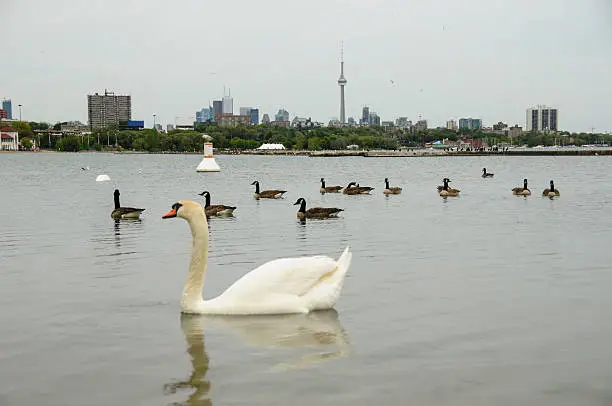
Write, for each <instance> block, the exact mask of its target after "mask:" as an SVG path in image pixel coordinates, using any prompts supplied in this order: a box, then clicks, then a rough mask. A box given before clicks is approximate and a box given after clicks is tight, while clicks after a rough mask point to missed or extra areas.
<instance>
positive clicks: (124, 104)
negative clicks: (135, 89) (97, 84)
mask: <svg viewBox="0 0 612 406" xmlns="http://www.w3.org/2000/svg"><path fill="white" fill-rule="evenodd" d="M87 113H88V114H87V117H88V120H89V128H90V129H92V130H93V129H96V128H105V127H108V126H110V125H119V123H120V122H121V121H129V120H131V119H132V96H128V95H115V93H113V92H108V91H106V90H104V94H103V95H101V94H98V93H96V94H90V95H87Z"/></svg>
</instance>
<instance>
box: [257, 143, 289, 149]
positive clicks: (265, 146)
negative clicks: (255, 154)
mask: <svg viewBox="0 0 612 406" xmlns="http://www.w3.org/2000/svg"><path fill="white" fill-rule="evenodd" d="M257 149H286V148H285V146H284V145H283V144H262V145H261V146H260V147H259V148H257Z"/></svg>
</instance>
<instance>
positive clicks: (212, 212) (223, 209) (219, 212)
mask: <svg viewBox="0 0 612 406" xmlns="http://www.w3.org/2000/svg"><path fill="white" fill-rule="evenodd" d="M198 194H199V195H200V196H204V197H205V198H206V204H205V205H204V212H205V213H206V215H207V216H209V217H210V216H232V215H233V214H234V210H236V207H235V206H225V205H223V204H213V205H211V204H210V193H209V192H208V190H205V191H203V192H202V193H198Z"/></svg>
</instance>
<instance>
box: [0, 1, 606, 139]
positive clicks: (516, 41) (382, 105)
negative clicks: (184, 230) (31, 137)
mask: <svg viewBox="0 0 612 406" xmlns="http://www.w3.org/2000/svg"><path fill="white" fill-rule="evenodd" d="M556 4H557V3H556V2H555V1H553V0H542V1H541V2H539V3H532V2H528V1H527V0H516V1H514V2H511V3H510V2H506V3H495V4H493V3H492V2H488V1H484V0H467V1H466V2H465V3H462V4H461V5H458V4H456V3H454V2H450V1H443V0H433V1H431V2H426V4H425V3H424V2H417V1H404V2H400V1H396V0H393V1H392V0H389V1H383V0H353V1H348V0H338V2H335V3H328V2H323V1H320V0H314V1H313V2H312V4H310V3H309V5H308V6H305V5H300V4H293V3H289V4H287V3H284V2H283V3H281V2H277V1H276V0H270V1H269V3H267V4H266V7H261V6H260V5H256V4H252V3H246V4H245V5H244V7H240V8H238V9H235V8H234V7H232V6H230V5H227V4H222V3H214V4H207V5H203V4H200V3H199V2H196V1H186V2H185V3H181V4H167V3H164V2H161V1H156V0H154V1H152V2H151V6H150V7H147V8H143V7H141V3H139V2H136V1H133V0H126V1H125V2H122V3H121V4H119V3H108V4H105V5H102V3H94V4H93V5H90V6H87V7H86V6H84V5H75V4H74V3H72V2H68V1H67V0H58V2H54V3H53V4H47V3H38V2H37V3H36V4H35V6H36V9H37V13H31V12H30V10H31V8H32V7H33V5H34V2H33V0H24V1H22V2H11V3H9V4H8V5H6V6H5V10H4V11H5V16H6V17H8V18H6V23H5V24H4V25H3V26H2V27H0V30H1V32H2V33H3V34H4V36H5V37H6V36H7V35H9V33H10V35H9V36H10V37H12V38H19V41H7V42H6V43H5V44H4V45H3V46H4V48H5V52H7V53H8V54H11V55H14V56H15V58H11V59H10V60H8V63H6V64H4V65H3V68H4V72H3V77H2V79H0V96H1V97H10V98H11V99H12V100H13V103H14V106H13V116H15V105H16V104H22V105H23V118H24V119H25V120H36V121H49V122H56V121H64V120H81V121H83V122H86V121H87V109H86V107H85V103H84V96H85V95H86V94H90V93H92V92H94V91H96V90H98V89H103V88H105V87H106V88H109V89H113V90H114V91H116V92H118V93H122V94H129V95H132V103H133V112H132V116H133V117H134V118H135V119H142V120H145V121H146V124H147V126H149V127H150V126H152V121H153V117H152V115H153V114H156V115H157V121H158V122H161V123H172V121H173V118H174V117H175V116H177V115H182V114H186V113H188V112H192V111H195V110H196V109H199V108H201V107H203V106H204V105H206V103H207V101H208V100H209V99H211V98H212V97H211V96H212V95H216V94H219V93H220V89H222V87H223V85H227V86H231V88H232V89H233V90H234V92H233V95H234V94H235V96H234V97H235V102H234V103H235V105H234V109H236V108H237V107H239V106H257V107H259V110H260V112H262V113H268V114H270V115H274V113H275V112H276V111H277V110H278V108H280V107H284V108H286V109H287V110H289V111H290V112H291V115H292V117H293V116H301V117H302V116H306V117H313V119H316V120H319V121H323V122H327V121H328V120H329V119H331V118H334V117H337V118H339V117H338V116H339V115H338V87H337V86H338V85H337V79H338V76H337V75H338V70H337V69H338V65H337V62H338V48H339V46H340V43H341V40H342V41H343V43H344V50H345V53H346V55H350V57H349V59H350V77H351V87H350V92H349V93H347V95H346V118H348V117H355V118H357V117H359V116H360V111H361V108H362V107H363V105H366V104H367V105H370V106H374V108H375V109H376V111H377V112H378V114H379V115H380V116H381V118H382V119H383V120H391V119H394V118H396V117H401V116H408V117H410V118H412V120H413V121H415V120H416V118H417V117H418V116H419V115H421V116H422V117H425V118H427V120H428V122H429V124H430V126H444V125H445V123H446V121H447V120H448V119H449V117H463V116H465V117H469V116H477V117H479V118H481V119H482V120H483V123H486V124H490V123H496V122H498V121H504V122H508V124H510V125H513V124H520V125H525V109H526V108H527V107H529V106H534V105H539V104H545V105H548V106H554V107H555V108H558V109H559V110H560V111H562V112H563V120H562V122H560V128H559V129H560V130H569V131H591V130H592V129H593V128H595V129H596V130H597V131H601V132H605V131H610V130H611V129H612V124H608V119H607V110H606V106H607V104H606V101H607V97H608V93H609V89H610V88H612V78H610V77H609V76H610V75H609V74H608V73H607V66H610V64H611V62H612V56H611V55H612V53H610V52H609V51H610V50H611V45H610V43H609V41H608V40H607V39H608V38H610V37H612V27H610V26H608V25H607V24H606V22H607V21H609V19H610V18H612V5H611V4H610V3H609V2H606V1H603V0H591V1H588V2H584V3H581V4H564V6H563V7H557V6H556ZM281 5H282V7H280V6H281ZM276 6H279V7H276ZM313 7H314V8H323V9H325V10H326V13H320V14H317V13H315V14H312V13H310V14H309V15H310V17H309V24H308V25H307V26H300V25H298V24H293V23H291V21H290V20H291V19H290V18H287V19H280V18H278V17H280V16H281V15H285V14H286V15H302V14H304V13H306V12H307V11H308V10H311V9H312V8H313ZM58 8H59V9H62V10H66V12H62V13H56V10H57V9H58ZM276 8H278V9H279V10H280V9H282V10H283V11H282V14H281V13H280V12H276V11H271V10H275V9H276ZM527 8H529V10H530V13H524V10H525V9H527ZM237 10H238V11H237ZM476 11H477V15H478V20H477V23H475V22H474V20H473V17H474V12H476ZM202 13H204V14H206V15H211V14H212V15H214V14H219V15H223V14H224V13H229V14H228V15H231V16H232V18H231V25H232V27H233V28H232V29H231V30H228V32H227V35H226V38H225V39H224V42H223V43H218V44H217V43H214V42H210V43H207V48H206V52H204V53H203V55H201V54H200V53H198V52H195V53H194V52H192V50H193V49H196V48H198V47H199V38H200V36H201V35H205V33H206V32H209V30H215V29H224V28H225V24H226V23H225V22H224V21H221V20H222V19H212V21H211V22H210V24H207V26H206V27H200V26H199V25H198V24H197V21H198V19H199V15H200V14H202ZM415 14H418V15H419V18H418V19H414V18H411V16H414V15H415ZM49 15H54V18H53V19H49V18H48V16H49ZM111 16H112V17H113V18H110V17H111ZM24 19H27V20H28V21H29V24H28V27H27V29H26V26H25V25H23V24H19V21H23V20H24ZM217 20H218V21H217ZM406 20H409V21H410V24H403V23H402V22H405V21H406ZM262 21H264V22H266V24H264V26H265V28H262V24H261V22H262ZM91 25H107V26H109V27H108V28H109V29H108V30H105V31H104V33H103V34H102V31H92V30H88V29H87V27H89V26H91ZM160 25H161V26H163V27H164V29H163V30H159V29H157V28H158V27H159V26H160ZM311 25H314V26H316V27H317V30H316V32H313V31H312V30H311V29H310V28H309V27H311ZM123 26H130V30H124V29H121V27H123ZM113 27H114V28H116V29H110V28H113ZM187 27H190V28H189V29H188V28H187ZM567 27H572V29H571V30H569V29H567ZM279 31H282V32H283V35H282V36H279V35H278V32H279ZM224 32H225V31H224ZM245 32H249V35H251V37H252V41H253V44H254V45H253V46H252V47H246V48H245V47H244V46H243V34H244V33H245ZM238 49H240V52H236V51H237V50H238ZM542 50H545V52H543V51H542ZM102 51H103V52H102ZM168 51H170V52H168ZM151 56H153V59H151V58H152V57H151ZM51 94H53V102H51V99H50V97H49V95H51Z"/></svg>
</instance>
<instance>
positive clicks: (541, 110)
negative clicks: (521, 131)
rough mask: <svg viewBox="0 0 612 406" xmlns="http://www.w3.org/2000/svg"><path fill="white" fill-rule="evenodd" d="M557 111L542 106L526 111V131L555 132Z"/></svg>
mask: <svg viewBox="0 0 612 406" xmlns="http://www.w3.org/2000/svg"><path fill="white" fill-rule="evenodd" d="M558 119H559V111H558V110H557V109H551V108H550V107H546V106H543V105H538V106H537V107H530V108H528V109H527V126H526V127H527V128H526V131H543V132H549V131H557V130H558V129H559V125H558Z"/></svg>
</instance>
